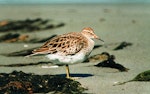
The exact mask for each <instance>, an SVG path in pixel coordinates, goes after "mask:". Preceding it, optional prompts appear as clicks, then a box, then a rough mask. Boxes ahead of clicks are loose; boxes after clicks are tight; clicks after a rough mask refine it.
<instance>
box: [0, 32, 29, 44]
mask: <svg viewBox="0 0 150 94" xmlns="http://www.w3.org/2000/svg"><path fill="white" fill-rule="evenodd" d="M28 38H29V36H28V35H25V34H23V35H20V34H18V33H14V34H13V33H8V34H5V35H3V36H1V37H0V42H7V43H12V42H26V41H27V39H28Z"/></svg>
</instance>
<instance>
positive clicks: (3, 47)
mask: <svg viewBox="0 0 150 94" xmlns="http://www.w3.org/2000/svg"><path fill="white" fill-rule="evenodd" d="M149 10H150V6H149V5H148V4H96V5H85V4H84V5H81V4H80V5H73V4H71V5H65V4H64V5H1V6H0V11H1V13H0V17H1V19H0V20H5V19H11V20H20V19H26V18H37V17H41V18H45V19H52V20H54V22H56V23H57V22H64V23H65V24H66V25H65V26H64V27H60V28H57V29H52V30H43V31H41V32H39V31H37V32H31V33H27V34H29V35H31V36H32V37H35V36H36V37H39V38H45V37H49V36H51V35H53V34H63V33H67V32H72V31H80V30H81V29H82V28H84V27H87V26H88V27H89V26H90V27H92V28H93V29H94V30H95V32H96V34H97V35H99V36H100V37H101V38H102V39H103V40H104V41H105V44H104V46H103V47H99V48H97V49H95V50H93V52H92V53H91V55H95V54H99V53H102V52H108V53H110V54H113V55H115V56H116V60H115V61H116V62H117V63H119V64H122V65H124V66H125V67H127V68H129V69H130V70H129V71H128V72H119V71H118V70H116V69H111V68H97V67H94V66H93V65H95V64H97V63H99V62H90V63H80V64H76V65H70V71H71V74H72V75H75V74H76V75H78V76H81V74H83V75H85V76H86V77H82V78H80V79H78V80H77V81H79V82H80V83H81V84H82V85H83V86H85V87H88V91H86V92H88V93H94V94H149V92H150V89H149V87H150V83H149V82H130V83H126V84H125V85H118V86H113V84H114V83H115V82H123V81H127V80H131V79H132V78H134V77H135V76H136V75H137V74H139V73H140V72H143V71H146V70H149V68H150V63H149V61H150V58H149V57H150V53H149V51H150V47H149V46H150V38H149V35H150V31H149V29H150V26H149V20H150V18H149V17H150V11H149ZM3 34H4V33H0V35H3ZM123 41H127V42H131V43H133V45H132V46H129V47H126V48H124V49H122V50H117V51H114V50H113V49H114V48H115V47H116V45H115V43H120V42H123ZM96 44H102V42H99V41H96ZM108 44H111V45H109V46H105V45H108ZM24 45H28V47H24ZM40 45H42V44H41V43H34V44H31V43H0V53H10V52H15V51H19V50H23V49H29V48H33V47H38V46H40ZM39 61H48V59H47V58H45V57H44V56H38V57H32V58H25V57H6V56H2V55H0V64H1V65H2V64H17V63H30V62H35V63H36V62H39ZM13 70H17V71H24V72H26V73H36V74H65V67H63V66H62V67H59V68H50V69H46V68H42V67H41V65H37V66H25V67H1V70H0V72H1V73H2V72H5V73H9V72H12V71H13Z"/></svg>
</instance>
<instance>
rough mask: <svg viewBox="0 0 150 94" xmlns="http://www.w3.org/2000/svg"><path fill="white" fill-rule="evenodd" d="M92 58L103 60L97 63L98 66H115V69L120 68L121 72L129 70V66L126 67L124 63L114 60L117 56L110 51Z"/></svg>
mask: <svg viewBox="0 0 150 94" xmlns="http://www.w3.org/2000/svg"><path fill="white" fill-rule="evenodd" d="M91 58H94V59H99V60H101V62H100V63H98V64H97V65H95V66H96V67H109V68H115V69H118V70H119V71H121V72H123V71H128V70H129V69H128V68H125V67H124V66H123V65H121V64H118V63H116V62H115V61H114V60H115V56H114V55H109V53H107V52H103V53H101V54H100V55H99V56H95V57H94V56H93V57H91Z"/></svg>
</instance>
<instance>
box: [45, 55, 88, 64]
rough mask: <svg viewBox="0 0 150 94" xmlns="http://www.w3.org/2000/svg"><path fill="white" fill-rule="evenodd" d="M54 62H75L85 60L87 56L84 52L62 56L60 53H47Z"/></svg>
mask: <svg viewBox="0 0 150 94" xmlns="http://www.w3.org/2000/svg"><path fill="white" fill-rule="evenodd" d="M46 57H47V58H49V59H50V60H51V61H52V63H54V64H57V65H65V64H75V63H80V62H83V61H84V60H85V59H86V56H85V55H84V54H83V53H77V54H75V55H68V56H62V55H60V54H48V55H46Z"/></svg>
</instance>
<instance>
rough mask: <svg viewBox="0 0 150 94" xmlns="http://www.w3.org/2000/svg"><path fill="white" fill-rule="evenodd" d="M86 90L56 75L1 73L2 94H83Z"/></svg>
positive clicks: (0, 90)
mask: <svg viewBox="0 0 150 94" xmlns="http://www.w3.org/2000/svg"><path fill="white" fill-rule="evenodd" d="M84 90H85V88H83V87H81V84H80V83H79V82H77V81H74V80H71V79H67V78H64V77H61V76H55V75H35V74H33V73H28V74H27V73H24V72H22V71H20V72H17V71H13V72H12V73H8V74H7V73H0V92H1V93H2V94H34V93H48V92H53V93H54V94H58V93H59V94H82V92H83V91H84Z"/></svg>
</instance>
